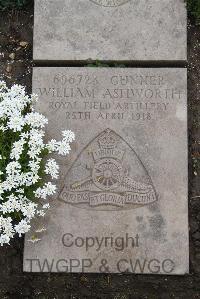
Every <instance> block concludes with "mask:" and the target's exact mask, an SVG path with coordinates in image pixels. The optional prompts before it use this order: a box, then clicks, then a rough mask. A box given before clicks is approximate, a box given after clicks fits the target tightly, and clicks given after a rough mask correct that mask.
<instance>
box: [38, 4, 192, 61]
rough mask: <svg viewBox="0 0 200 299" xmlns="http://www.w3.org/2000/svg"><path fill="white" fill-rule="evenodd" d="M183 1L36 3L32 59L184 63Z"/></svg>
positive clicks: (184, 26)
mask: <svg viewBox="0 0 200 299" xmlns="http://www.w3.org/2000/svg"><path fill="white" fill-rule="evenodd" d="M186 32H187V21H186V4H185V1H184V0H176V1H174V0H76V1H74V0H67V1H66V0H56V1H55V0H42V1H40V0H35V14H34V47H33V57H34V60H36V61H45V62H47V61H84V60H87V59H91V60H101V61H179V62H180V61H185V60H186V57H187V33H186Z"/></svg>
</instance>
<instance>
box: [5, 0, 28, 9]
mask: <svg viewBox="0 0 200 299" xmlns="http://www.w3.org/2000/svg"><path fill="white" fill-rule="evenodd" d="M30 2H31V0H0V10H5V9H12V8H22V7H24V6H25V5H27V4H28V3H30Z"/></svg>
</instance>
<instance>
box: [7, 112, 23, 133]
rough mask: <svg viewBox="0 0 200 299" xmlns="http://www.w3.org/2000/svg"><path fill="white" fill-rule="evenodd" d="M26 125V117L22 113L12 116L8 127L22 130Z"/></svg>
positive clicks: (15, 130)
mask: <svg viewBox="0 0 200 299" xmlns="http://www.w3.org/2000/svg"><path fill="white" fill-rule="evenodd" d="M23 126H24V119H23V118H22V117H21V116H20V115H13V116H12V117H10V119H9V121H8V124H7V127H8V128H9V129H11V130H13V131H14V132H17V131H21V130H22V128H23Z"/></svg>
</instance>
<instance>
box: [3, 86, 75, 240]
mask: <svg viewBox="0 0 200 299" xmlns="http://www.w3.org/2000/svg"><path fill="white" fill-rule="evenodd" d="M35 101H37V96H36V95H34V94H33V95H30V96H29V95H27V94H26V92H25V89H24V87H23V86H20V85H13V86H12V87H11V88H8V87H7V86H6V84H5V82H4V81H0V244H1V245H3V244H9V242H10V239H11V238H13V237H14V235H15V234H16V233H17V234H18V235H19V236H21V235H22V234H24V233H26V232H28V231H29V229H30V227H31V225H30V221H31V219H33V218H34V217H36V216H44V215H45V212H46V210H47V209H48V208H49V207H50V205H49V202H48V198H49V196H52V195H53V194H54V193H55V192H56V185H55V184H53V183H52V182H51V181H49V182H46V180H45V182H44V177H45V176H49V177H50V178H51V179H58V177H59V166H58V164H57V163H56V161H55V159H53V158H50V159H44V158H46V156H47V155H48V154H49V153H58V154H60V155H67V154H68V153H69V151H70V143H71V142H72V141H73V140H74V139H75V136H74V133H73V132H72V131H70V130H68V131H63V132H62V136H63V139H62V140H61V141H56V140H51V141H49V142H48V143H45V142H44V136H45V131H44V128H45V125H46V124H47V123H48V120H47V118H46V117H45V116H44V115H42V114H40V113H38V112H35V111H34V109H33V106H34V103H35Z"/></svg>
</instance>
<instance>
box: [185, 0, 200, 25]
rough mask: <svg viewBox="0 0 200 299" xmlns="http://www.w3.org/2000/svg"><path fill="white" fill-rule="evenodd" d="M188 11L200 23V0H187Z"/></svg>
mask: <svg viewBox="0 0 200 299" xmlns="http://www.w3.org/2000/svg"><path fill="white" fill-rule="evenodd" d="M187 9H188V13H189V14H190V15H191V16H193V17H194V18H195V19H196V21H197V23H198V24H200V0H187Z"/></svg>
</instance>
